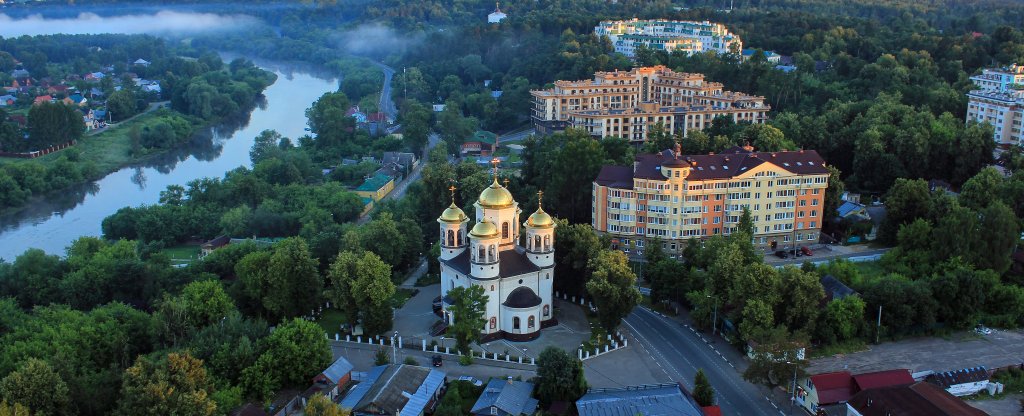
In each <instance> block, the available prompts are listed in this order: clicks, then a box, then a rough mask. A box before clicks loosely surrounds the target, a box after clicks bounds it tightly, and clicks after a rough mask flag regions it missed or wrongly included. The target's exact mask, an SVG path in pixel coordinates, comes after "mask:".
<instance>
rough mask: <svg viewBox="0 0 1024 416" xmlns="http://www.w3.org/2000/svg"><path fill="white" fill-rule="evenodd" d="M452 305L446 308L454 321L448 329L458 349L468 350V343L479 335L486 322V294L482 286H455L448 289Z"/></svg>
mask: <svg viewBox="0 0 1024 416" xmlns="http://www.w3.org/2000/svg"><path fill="white" fill-rule="evenodd" d="M448 296H449V297H451V299H452V305H451V307H450V308H449V309H448V310H449V311H450V312H451V314H452V320H453V321H454V322H453V323H452V325H451V326H450V327H448V331H449V332H451V333H452V334H453V335H454V336H455V341H456V343H457V345H458V349H459V351H463V352H468V351H469V344H470V343H471V342H474V341H476V340H477V338H479V337H480V332H481V331H483V330H484V325H486V324H487V318H486V316H485V315H484V314H485V313H486V311H487V309H486V308H487V294H486V293H485V292H484V287H483V286H478V285H470V286H469V287H468V288H466V287H462V286H459V287H456V288H454V289H451V290H449V291H448Z"/></svg>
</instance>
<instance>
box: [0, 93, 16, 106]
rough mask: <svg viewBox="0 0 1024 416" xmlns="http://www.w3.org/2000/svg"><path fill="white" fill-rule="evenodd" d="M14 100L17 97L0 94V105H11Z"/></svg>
mask: <svg viewBox="0 0 1024 416" xmlns="http://www.w3.org/2000/svg"><path fill="white" fill-rule="evenodd" d="M16 101H18V98H17V97H15V96H13V95H10V94H7V95H0V107H7V106H12V105H14V103H15V102H16Z"/></svg>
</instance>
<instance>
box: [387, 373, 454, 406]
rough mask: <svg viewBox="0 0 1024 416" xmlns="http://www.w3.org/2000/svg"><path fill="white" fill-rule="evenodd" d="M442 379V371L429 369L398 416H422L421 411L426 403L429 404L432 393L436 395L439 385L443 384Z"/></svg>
mask: <svg viewBox="0 0 1024 416" xmlns="http://www.w3.org/2000/svg"><path fill="white" fill-rule="evenodd" d="M444 378H445V373H444V371H441V370H438V369H431V370H430V374H427V378H426V379H424V380H423V383H420V387H419V388H418V389H416V393H415V394H413V395H412V396H411V397H409V401H408V402H406V403H405V406H402V412H401V413H399V414H398V416H419V415H421V414H423V409H424V408H425V407H426V406H427V403H430V399H431V398H433V397H434V393H437V391H438V390H439V389H440V388H441V385H442V384H444Z"/></svg>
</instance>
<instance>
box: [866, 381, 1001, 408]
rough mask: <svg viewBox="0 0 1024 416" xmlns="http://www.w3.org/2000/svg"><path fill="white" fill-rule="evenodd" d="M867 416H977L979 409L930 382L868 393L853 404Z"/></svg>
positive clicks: (884, 388)
mask: <svg viewBox="0 0 1024 416" xmlns="http://www.w3.org/2000/svg"><path fill="white" fill-rule="evenodd" d="M849 404H850V406H852V407H853V408H854V409H857V411H858V412H860V414H861V415H863V416H946V415H948V416H953V415H956V416H974V415H985V414H986V413H985V412H983V411H981V410H978V409H975V408H973V407H971V406H969V405H968V404H967V403H965V402H964V401H963V400H960V399H959V398H957V397H955V396H953V395H952V394H949V392H947V391H945V390H943V389H942V388H940V387H938V386H936V385H934V384H931V383H926V382H918V383H914V384H909V385H902V386H895V387H882V388H875V389H870V390H864V391H862V392H860V393H857V395H856V396H854V397H853V398H852V399H850V401H849Z"/></svg>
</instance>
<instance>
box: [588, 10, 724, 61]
mask: <svg viewBox="0 0 1024 416" xmlns="http://www.w3.org/2000/svg"><path fill="white" fill-rule="evenodd" d="M594 34H596V35H597V36H607V37H608V38H609V39H611V41H612V44H613V45H614V46H615V51H616V52H619V53H621V54H623V55H626V56H628V57H631V58H632V57H634V56H635V53H636V49H637V48H639V47H640V46H641V45H644V46H646V47H647V48H649V49H653V50H663V51H666V52H670V53H671V52H673V51H675V50H681V51H684V52H686V53H687V54H694V53H700V52H704V51H715V52H717V53H739V52H740V51H741V50H742V49H743V41H742V40H740V37H739V36H737V35H735V34H733V33H731V32H729V29H728V28H726V27H725V25H722V24H721V23H711V22H709V21H706V20H705V21H703V22H694V21H680V20H638V19H632V20H605V21H602V22H601V23H599V24H598V25H597V26H596V27H594Z"/></svg>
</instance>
